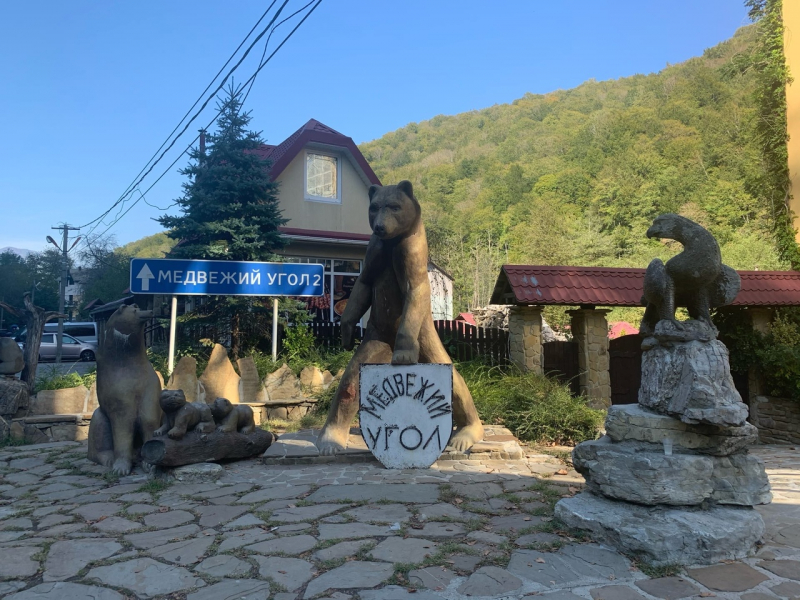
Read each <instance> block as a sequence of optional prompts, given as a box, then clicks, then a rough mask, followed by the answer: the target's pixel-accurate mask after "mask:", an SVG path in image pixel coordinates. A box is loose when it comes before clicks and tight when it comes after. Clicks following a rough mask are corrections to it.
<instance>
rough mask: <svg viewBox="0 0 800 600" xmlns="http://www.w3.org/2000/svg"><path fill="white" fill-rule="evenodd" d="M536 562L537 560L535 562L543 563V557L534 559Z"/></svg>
mask: <svg viewBox="0 0 800 600" xmlns="http://www.w3.org/2000/svg"><path fill="white" fill-rule="evenodd" d="M536 562H537V563H542V564H544V559H543V558H537V559H536Z"/></svg>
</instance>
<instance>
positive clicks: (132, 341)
mask: <svg viewBox="0 0 800 600" xmlns="http://www.w3.org/2000/svg"><path fill="white" fill-rule="evenodd" d="M152 317H153V311H152V310H140V309H139V307H138V306H136V305H135V304H131V305H123V306H120V307H119V308H118V309H117V310H115V311H114V314H112V315H111V317H109V319H108V321H106V325H105V327H104V329H103V334H102V339H101V344H100V351H101V353H108V352H123V353H131V352H133V353H136V352H138V351H139V350H140V349H141V351H144V328H145V326H146V325H147V321H148V319H150V318H152Z"/></svg>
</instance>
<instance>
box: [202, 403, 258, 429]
mask: <svg viewBox="0 0 800 600" xmlns="http://www.w3.org/2000/svg"><path fill="white" fill-rule="evenodd" d="M211 414H212V415H213V416H214V420H215V421H216V422H217V431H222V432H223V433H231V432H239V433H244V434H248V433H253V432H254V431H255V430H256V421H255V417H254V416H253V409H252V408H250V407H249V406H247V405H246V404H232V403H231V401H230V400H228V399H227V398H217V399H216V400H214V402H213V403H212V404H211Z"/></svg>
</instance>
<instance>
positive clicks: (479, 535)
mask: <svg viewBox="0 0 800 600" xmlns="http://www.w3.org/2000/svg"><path fill="white" fill-rule="evenodd" d="M467 537H468V538H469V539H471V540H477V541H479V542H484V543H486V544H494V545H497V544H502V543H503V542H507V541H508V538H507V537H506V536H504V535H498V534H496V533H492V532H491V531H470V532H469V533H468V534H467Z"/></svg>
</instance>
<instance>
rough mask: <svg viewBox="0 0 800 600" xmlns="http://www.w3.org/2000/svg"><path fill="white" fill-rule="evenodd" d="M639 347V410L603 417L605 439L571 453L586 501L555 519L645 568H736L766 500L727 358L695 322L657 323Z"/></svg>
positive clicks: (752, 540) (756, 534)
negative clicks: (726, 563)
mask: <svg viewBox="0 0 800 600" xmlns="http://www.w3.org/2000/svg"><path fill="white" fill-rule="evenodd" d="M643 345H644V347H645V352H644V355H643V357H642V387H641V388H640V390H639V404H638V405H623V406H613V407H611V408H610V409H609V411H608V417H607V419H606V432H607V435H606V436H605V437H603V438H601V439H599V440H595V441H591V442H584V443H583V444H580V445H578V446H577V447H576V448H575V450H574V451H573V463H574V465H575V469H576V470H577V471H578V472H580V473H581V474H582V475H583V476H584V477H585V478H586V490H587V491H585V492H583V493H581V494H579V495H578V496H575V497H573V498H569V499H564V500H561V501H560V502H559V503H558V505H557V506H556V516H557V517H558V518H559V519H561V520H562V521H564V523H566V524H567V525H569V526H571V527H577V528H581V529H588V530H590V531H591V532H592V533H593V535H594V536H595V537H596V538H597V539H598V541H604V542H606V543H608V544H611V545H613V546H616V547H617V548H618V549H619V550H621V551H622V552H625V553H628V554H633V555H638V556H641V557H642V558H643V559H644V560H646V561H647V562H650V563H652V564H654V565H667V564H674V563H677V564H711V563H715V562H719V561H721V560H727V559H740V558H744V557H745V556H747V555H748V554H750V553H751V552H752V551H753V550H754V548H755V544H756V542H758V541H759V540H760V538H761V536H762V534H763V533H764V523H763V521H762V519H761V516H760V515H759V514H758V513H757V512H756V511H754V510H753V509H752V507H753V506H754V505H757V504H766V503H769V502H770V501H771V499H772V494H771V493H770V488H769V480H768V479H767V475H766V472H765V470H764V464H763V462H762V461H761V460H760V459H759V458H757V457H755V456H751V455H750V454H748V453H747V449H748V447H749V446H750V445H752V444H753V443H755V442H756V440H757V430H756V429H755V427H753V426H752V425H751V424H749V423H747V422H746V421H745V419H746V417H747V407H746V406H745V405H744V404H743V403H742V401H741V399H740V398H739V395H738V394H737V393H736V390H735V388H734V387H733V381H732V379H731V377H730V368H729V366H728V352H727V349H726V348H725V346H724V345H723V344H722V343H721V342H719V341H718V340H717V339H716V331H714V329H713V328H711V327H709V326H708V325H706V324H704V323H699V322H696V321H688V322H686V323H675V322H672V321H660V322H659V323H658V324H657V325H656V328H655V333H654V335H653V336H651V337H649V338H646V339H645V340H644V342H643Z"/></svg>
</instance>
